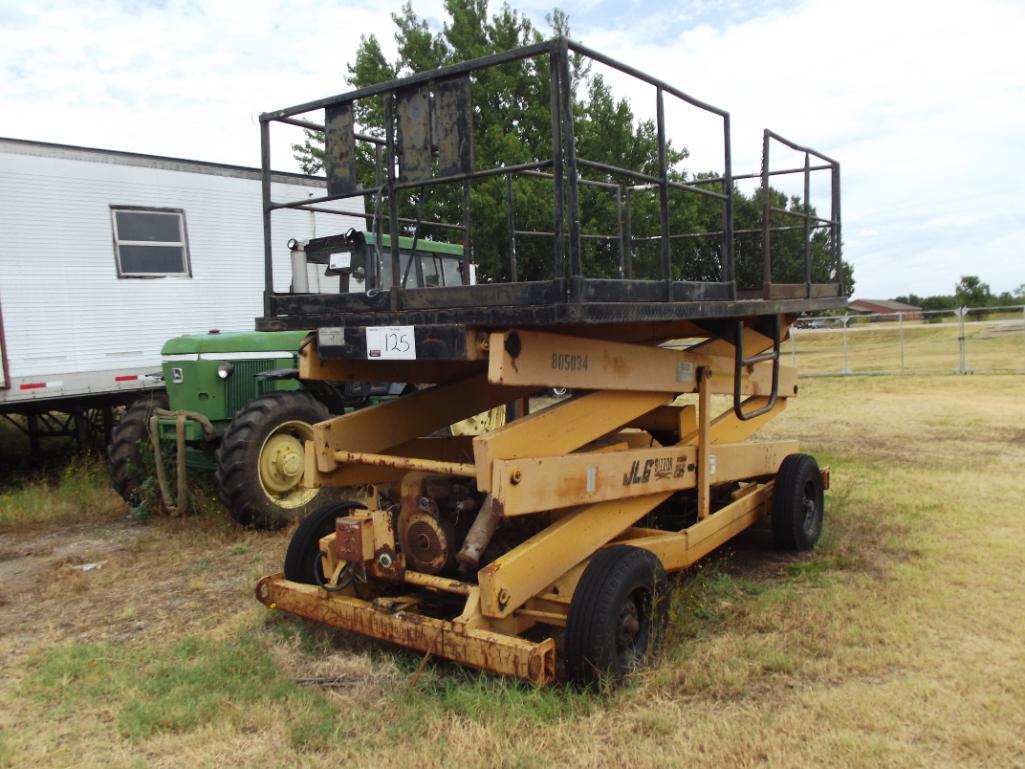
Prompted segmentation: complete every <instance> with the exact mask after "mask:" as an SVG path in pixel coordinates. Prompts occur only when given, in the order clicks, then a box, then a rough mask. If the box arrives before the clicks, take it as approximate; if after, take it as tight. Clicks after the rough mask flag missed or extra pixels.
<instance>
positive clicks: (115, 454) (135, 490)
mask: <svg viewBox="0 0 1025 769" xmlns="http://www.w3.org/2000/svg"><path fill="white" fill-rule="evenodd" d="M167 403H168V401H167V393H158V394H156V395H151V396H148V397H145V398H139V399H137V400H135V401H133V402H132V404H131V405H130V406H129V407H128V408H127V409H126V410H125V413H124V415H123V416H122V417H121V421H120V422H118V423H117V427H115V428H114V431H113V432H112V433H111V435H110V445H109V446H107V471H108V472H109V473H110V480H111V482H112V484H113V486H114V490H115V491H117V493H118V494H120V495H121V498H122V499H123V500H124V501H125V502H127V503H128V504H129V505H133V506H134V505H138V504H140V503H141V502H142V501H143V499H142V496H143V491H142V485H143V482H144V481H146V480H147V477H148V475H149V473H148V471H147V470H146V466H147V465H146V459H145V454H144V452H149V454H150V455H152V450H151V449H150V448H149V420H150V417H151V416H153V412H154V411H155V410H156V409H166V408H167Z"/></svg>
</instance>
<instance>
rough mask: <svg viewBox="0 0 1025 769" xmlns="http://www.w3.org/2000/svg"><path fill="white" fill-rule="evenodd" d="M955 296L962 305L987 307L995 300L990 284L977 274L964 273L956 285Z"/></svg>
mask: <svg viewBox="0 0 1025 769" xmlns="http://www.w3.org/2000/svg"><path fill="white" fill-rule="evenodd" d="M954 297H955V298H956V299H957V301H958V303H959V304H960V305H961V306H962V307H985V306H986V305H989V304H992V302H993V294H992V293H991V292H990V290H989V284H988V283H983V282H982V281H981V280H980V279H979V277H978V276H977V275H962V276H961V280H959V281H958V282H957V285H956V286H955V287H954Z"/></svg>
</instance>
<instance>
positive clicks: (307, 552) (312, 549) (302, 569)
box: [285, 502, 366, 585]
mask: <svg viewBox="0 0 1025 769" xmlns="http://www.w3.org/2000/svg"><path fill="white" fill-rule="evenodd" d="M356 509H360V510H365V509H366V505H361V504H360V503H359V502H329V503H328V504H326V505H322V506H320V507H318V508H317V509H316V510H314V511H313V512H312V513H310V514H309V515H308V516H306V518H304V519H303V521H302V523H300V524H299V527H298V528H297V529H296V530H295V534H293V535H292V541H291V542H289V543H288V550H287V551H286V552H285V579H287V580H291V581H292V582H302V583H303V584H306V585H316V584H318V582H317V571H316V570H317V569H319V568H320V540H321V538H322V537H326V536H327V535H328V534H330V533H331V532H333V531H334V530H335V519H336V518H338V517H339V516H343V515H348V514H349V512H350V511H351V510H356Z"/></svg>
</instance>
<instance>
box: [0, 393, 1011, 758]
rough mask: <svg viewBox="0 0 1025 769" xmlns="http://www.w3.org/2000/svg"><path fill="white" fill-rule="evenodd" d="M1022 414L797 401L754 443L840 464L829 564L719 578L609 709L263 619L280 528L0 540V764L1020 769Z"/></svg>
mask: <svg viewBox="0 0 1025 769" xmlns="http://www.w3.org/2000/svg"><path fill="white" fill-rule="evenodd" d="M1023 396H1025V378H1022V377H1021V376H988V377H984V376H975V377H928V378H910V377H909V378H878V377H876V378H847V379H843V380H832V379H812V380H807V381H805V382H803V383H802V388H801V395H800V397H799V398H798V399H796V400H795V401H794V402H793V403H792V404H791V406H790V408H789V409H788V411H787V413H786V414H785V415H784V417H782V418H781V419H779V420H777V421H776V422H774V423H773V424H772V425H771V426H770V429H767V430H765V431H763V433H762V435H763V436H764V437H772V438H784V437H786V438H790V437H794V438H798V439H800V440H801V441H802V444H803V445H804V446H805V447H806V449H808V450H810V451H812V452H813V453H815V454H816V455H817V456H818V457H819V459H820V461H821V462H823V463H824V464H825V463H828V464H830V465H831V466H832V469H833V487H832V489H831V491H830V493H829V496H828V500H827V514H828V516H829V521H828V528H827V532H826V535H825V537H824V539H823V542H822V543H821V545H820V546H819V548H817V549H816V550H815V551H813V552H812V553H810V554H806V555H800V556H791V555H786V554H781V553H779V552H776V551H773V550H772V549H771V548H770V547H768V542H767V537H766V534H765V532H761V531H752V532H749V533H748V534H746V535H744V536H742V537H741V538H739V539H738V540H736V541H735V542H734V543H732V544H731V545H730V546H728V547H726V548H723V549H722V550H721V551H720V552H718V553H716V554H713V556H712V557H710V558H709V559H708V560H706V561H705V562H704V563H703V564H702V565H701V566H700V567H698V568H696V569H694V570H692V571H691V572H690V573H688V574H687V575H685V578H684V579H682V580H681V581H680V582H679V583H678V584H677V587H676V590H675V593H674V604H673V611H672V620H671V625H670V635H669V642H668V645H667V649H666V652H665V655H664V658H663V660H662V661H661V662H660V664H659V665H658V666H657V667H655V668H654V669H653V670H650V671H646V672H645V673H642V674H640V675H638V676H637V677H636V678H635V679H633V680H631V681H630V682H629V683H628V685H627V686H626V687H624V688H623V689H621V690H619V691H616V692H605V693H598V694H586V693H580V692H576V691H574V690H572V689H569V688H566V687H551V688H549V689H545V690H536V689H532V688H531V687H529V686H524V685H521V684H519V683H515V682H510V681H506V680H502V679H497V678H496V677H493V676H484V675H478V674H475V673H469V672H466V671H464V670H461V669H458V668H456V667H455V666H452V665H448V664H441V663H439V664H433V663H432V664H431V665H429V666H428V669H427V672H426V673H425V674H424V676H423V677H422V678H421V680H420V681H419V683H418V684H417V686H416V687H415V688H411V687H410V680H411V677H412V673H413V670H414V669H415V668H416V666H417V664H418V662H419V656H418V655H414V654H411V653H409V652H406V651H402V650H396V649H393V648H390V647H386V646H383V645H381V644H377V643H375V642H372V641H364V640H361V639H356V638H350V637H346V636H343V635H342V634H338V633H332V632H329V631H326V630H323V629H320V628H317V627H315V626H312V625H309V624H308V623H304V622H300V621H297V620H292V619H289V618H286V617H282V616H280V615H279V614H277V613H274V612H269V611H267V610H266V609H264V608H263V607H261V606H259V605H258V604H257V603H256V601H255V599H254V598H253V595H252V590H253V586H254V584H255V581H256V579H257V578H258V577H259V576H262V575H263V574H266V573H269V572H272V571H276V570H277V569H279V568H280V562H281V558H282V555H283V552H284V549H285V546H286V544H287V541H288V532H279V533H273V534H259V533H254V532H244V531H240V530H239V529H237V528H236V527H235V526H233V525H231V524H230V523H228V522H227V521H226V520H223V519H222V518H220V517H216V516H204V517H200V518H189V519H185V520H170V519H153V520H150V521H148V522H144V523H140V522H136V521H131V520H127V519H126V517H125V512H126V511H124V510H123V509H122V510H118V511H117V512H116V514H109V513H103V514H102V515H101V516H100V518H99V519H98V520H97V519H95V518H94V517H93V516H92V515H91V514H89V513H88V511H85V510H83V512H82V520H81V521H75V520H70V521H69V520H66V519H65V518H61V519H60V520H57V521H46V520H34V521H33V522H31V523H26V524H13V525H9V526H6V527H2V528H0V617H2V620H3V621H2V623H0V660H2V662H0V666H2V671H3V675H2V677H0V701H2V702H3V703H4V705H3V706H2V707H0V766H34V767H38V766H54V767H62V766H69V767H70V766H84V767H144V766H145V767H183V766H188V767H195V766H211V767H213V766H224V765H226V764H229V763H230V764H231V765H234V766H254V767H278V766H311V767H320V766H324V767H327V766H339V765H351V766H374V767H393V766H394V767H409V766H411V765H415V766H423V767H429V766H442V765H444V766H446V767H448V766H453V765H459V766H468V767H475V766H481V767H498V766H502V767H535V766H536V767H542V766H579V767H586V766H613V765H615V766H619V765H622V764H623V763H624V762H627V761H628V762H629V763H630V764H632V765H633V766H637V767H647V766H652V767H654V766H659V767H665V766H679V767H687V768H688V769H690V768H691V767H697V766H709V767H711V766H725V765H729V766H731V767H748V766H750V767H762V766H772V767H775V766H781V767H782V766H794V767H807V766H830V767H877V766H880V767H889V766H894V767H896V766H902V767H903V766H916V767H918V766H921V767H948V766H949V767H955V766H956V767H963V766H980V767H983V766H985V767H1023V766H1025V739H1023V738H1022V735H1023V734H1025V633H1023V632H1022V629H1023V627H1025V625H1023V621H1025V619H1023V618H1025V589H1023V587H1025V583H1023V579H1025V578H1023V576H1022V564H1023V563H1025V487H1023V485H1022V480H1021V468H1022V467H1023V466H1025V397H1023ZM40 493H44V492H40ZM53 493H55V494H59V493H60V489H59V488H57V489H55V491H54V492H53ZM97 493H99V492H97ZM2 499H3V497H0V500H2ZM19 504H23V500H22V501H21V502H19ZM103 504H104V505H107V504H110V503H109V500H108V501H105V502H104V503H103ZM105 509H106V508H105ZM113 509H117V508H116V506H114V507H113ZM62 515H63V514H62ZM311 677H312V678H322V679H332V680H330V681H326V682H327V683H329V684H330V685H329V686H324V687H316V686H314V687H308V686H299V685H297V684H296V681H297V679H305V678H311Z"/></svg>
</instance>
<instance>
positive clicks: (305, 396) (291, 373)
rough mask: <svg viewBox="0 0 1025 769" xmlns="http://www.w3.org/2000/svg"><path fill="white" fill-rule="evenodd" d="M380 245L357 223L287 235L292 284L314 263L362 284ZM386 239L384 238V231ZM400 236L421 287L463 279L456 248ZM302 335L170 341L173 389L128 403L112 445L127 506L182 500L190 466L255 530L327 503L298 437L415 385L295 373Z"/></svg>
mask: <svg viewBox="0 0 1025 769" xmlns="http://www.w3.org/2000/svg"><path fill="white" fill-rule="evenodd" d="M374 244H375V238H374V235H373V233H362V232H354V231H351V232H349V233H347V234H346V235H344V236H332V237H330V238H320V239H317V240H311V241H308V242H306V243H296V242H294V241H293V242H291V243H290V247H291V249H292V255H293V286H295V284H296V283H297V282H299V281H300V280H303V279H305V280H307V281H308V280H310V276H309V274H308V271H307V269H306V265H307V264H310V265H317V266H321V267H324V268H325V269H323V271H322V272H314V276H313V280H317V281H322V282H323V283H327V284H328V285H329V286H331V287H332V288H335V287H337V290H339V291H350V290H362V285H363V276H364V275H365V269H366V265H367V264H368V263H369V264H373V262H374V261H377V262H378V264H380V262H381V261H382V260H380V256H379V255H378V249H376V248H374ZM382 244H383V245H385V246H387V244H388V238H387V237H386V236H385V237H383V238H382ZM400 246H401V253H402V256H403V269H404V272H405V273H406V276H408V277H409V278H413V280H415V281H416V283H417V284H418V285H421V286H422V285H427V286H430V285H446V284H447V282H448V281H451V280H455V279H457V278H458V268H459V261H460V258H461V256H462V249H461V248H460V247H458V246H453V245H451V244H447V243H434V242H432V241H423V240H421V241H419V242H418V243H417V244H415V248H414V244H413V242H412V239H410V238H402V239H401V240H400ZM339 254H344V255H346V258H344V259H340V258H339ZM375 255H377V259H375ZM379 269H382V271H384V272H388V270H387V267H379ZM298 270H301V273H302V274H300V275H299V276H298V279H297V276H296V272H297V271H298ZM389 274H390V273H389ZM406 276H404V279H406ZM414 276H415V277H414ZM332 278H335V279H336V282H333V281H331V279H332ZM302 288H303V290H308V288H307V287H306V286H305V285H304V286H302ZM306 335H307V332H305V331H279V332H276V331H263V332H261V331H252V332H243V333H223V334H222V333H218V332H211V333H209V334H200V335H191V336H179V337H175V338H173V339H171V340H169V341H168V342H166V343H165V344H164V347H163V349H162V350H161V355H162V357H163V361H162V373H163V378H164V383H165V385H166V392H164V393H160V394H158V395H152V396H149V397H145V398H142V399H139V400H137V401H135V402H134V403H133V404H132V405H131V406H129V408H128V409H127V410H126V411H125V414H124V416H123V417H122V418H121V421H120V422H119V423H118V425H117V427H116V428H115V430H114V432H113V435H112V440H111V444H110V446H109V447H108V449H107V464H108V469H109V471H110V475H111V479H112V481H113V484H114V488H115V489H116V490H117V491H118V493H119V494H120V495H121V496H122V497H123V498H124V499H125V500H126V501H127V502H128V503H129V504H131V505H139V504H142V503H144V502H145V503H146V504H149V505H153V504H157V505H162V506H164V507H168V508H174V507H175V506H176V505H177V506H179V507H180V506H181V505H182V504H185V503H186V502H187V493H186V490H185V484H184V476H185V468H186V467H191V468H196V469H206V470H213V471H214V473H215V478H216V481H217V486H218V491H219V494H220V498H221V501H222V502H223V503H224V506H225V508H226V509H227V511H228V514H229V515H230V516H231V517H232V518H233V519H234V520H235V521H237V522H238V523H240V524H242V525H243V526H247V527H252V528H259V529H275V528H281V527H283V526H287V525H289V524H290V523H292V522H293V521H296V520H299V519H301V518H303V517H305V515H306V514H307V513H308V512H310V511H312V510H314V509H315V508H316V507H318V506H320V505H322V504H324V503H325V502H327V501H329V500H328V499H327V498H326V495H329V494H331V493H333V490H330V489H308V488H304V487H303V486H302V476H303V465H304V461H303V459H304V456H303V451H304V448H303V443H304V441H305V440H306V439H308V438H310V437H312V430H313V425H314V424H316V423H317V422H322V421H324V420H326V419H327V418H328V417H329V416H331V415H332V414H341V413H344V412H345V411H346V410H350V409H353V408H360V407H362V406H365V405H367V404H370V403H372V402H374V401H376V400H379V399H381V398H386V397H394V396H398V395H401V394H403V393H404V392H407V391H410V390H412V389H413V386H412V385H408V384H404V383H365V382H344V383H343V382H339V383H322V382H300V381H299V379H298V371H297V356H298V352H299V349H300V346H301V345H302V343H303V340H304V339H305V338H306ZM153 427H155V428H156V431H155V435H154V430H153ZM172 455H175V457H176V460H177V467H178V479H179V483H178V492H177V499H176V500H175V501H172V499H171V496H172V495H171V491H170V489H169V484H168V483H167V482H166V481H165V478H164V475H165V470H164V467H163V465H164V462H165V460H166V459H167V458H169V457H170V456H172ZM149 468H152V470H151V469H149ZM158 491H159V496H158V493H157V492H158ZM158 499H159V501H155V500H158Z"/></svg>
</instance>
